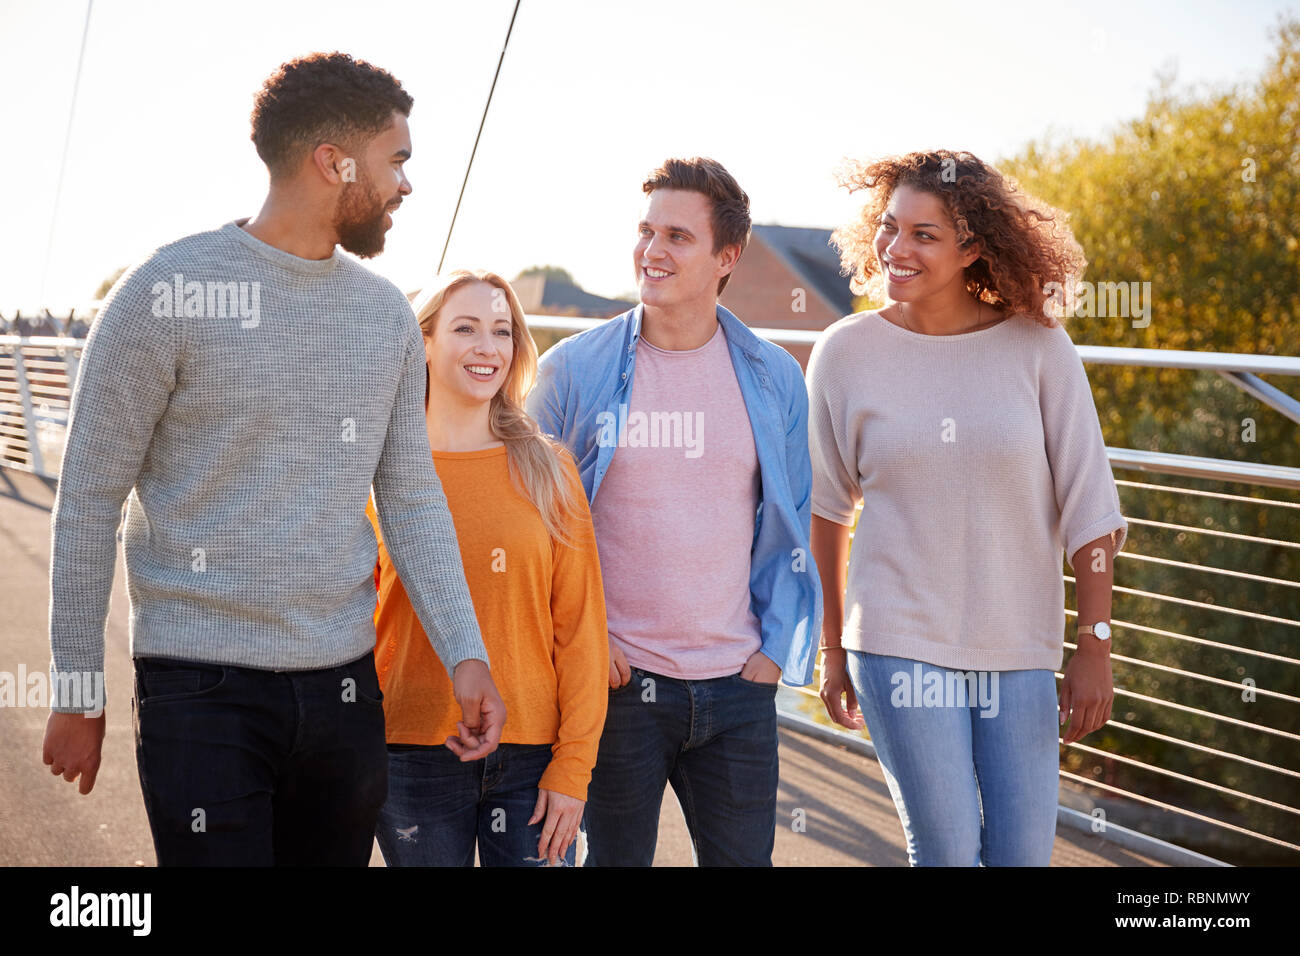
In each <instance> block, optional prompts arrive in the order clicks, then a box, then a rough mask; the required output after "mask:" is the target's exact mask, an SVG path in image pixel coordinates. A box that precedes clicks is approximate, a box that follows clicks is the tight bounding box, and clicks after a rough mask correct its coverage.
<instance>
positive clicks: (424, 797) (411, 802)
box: [369, 271, 609, 866]
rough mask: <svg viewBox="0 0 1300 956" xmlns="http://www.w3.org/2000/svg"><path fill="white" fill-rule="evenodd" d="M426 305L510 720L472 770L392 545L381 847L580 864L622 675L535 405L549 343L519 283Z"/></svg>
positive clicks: (578, 522)
mask: <svg viewBox="0 0 1300 956" xmlns="http://www.w3.org/2000/svg"><path fill="white" fill-rule="evenodd" d="M415 310H416V317H417V318H418V320H419V323H420V328H421V331H422V332H423V335H424V343H425V352H426V357H427V359H428V393H427V398H426V417H427V420H428V427H429V444H430V446H431V448H432V450H433V459H434V466H435V468H436V470H437V473H438V478H439V480H440V481H441V483H442V487H443V491H444V493H445V494H446V496H447V504H448V507H449V509H450V511H451V515H452V518H453V520H454V522H455V525H456V536H457V538H458V540H459V544H460V551H461V558H462V561H463V563H464V567H465V577H466V580H467V581H468V582H469V590H470V596H471V597H472V599H473V602H474V609H475V612H476V614H477V616H478V623H479V629H480V630H481V631H482V633H483V642H484V644H485V646H486V647H487V650H488V655H489V657H490V659H491V661H492V672H493V674H494V675H495V676H496V680H497V686H498V687H499V689H500V691H501V695H502V698H503V699H504V701H505V704H506V713H507V715H508V717H507V721H506V725H505V729H504V732H503V733H502V736H501V745H500V746H499V747H498V748H497V750H496V751H495V752H494V753H492V754H489V755H488V756H487V757H485V758H482V759H478V760H468V761H466V760H462V759H461V757H460V755H462V754H465V753H466V752H467V748H466V746H465V744H464V742H463V738H465V737H466V736H467V730H466V728H465V727H464V726H463V725H462V724H460V723H458V721H457V717H458V715H459V713H460V709H459V707H458V706H457V703H456V699H455V697H454V695H453V692H452V686H451V684H450V682H449V681H448V679H447V673H446V670H445V669H444V668H443V666H442V664H441V662H440V661H439V660H438V658H437V655H436V654H434V652H433V648H432V646H431V645H430V643H429V639H428V638H427V637H426V636H425V634H424V631H423V630H422V629H421V627H420V623H419V621H418V619H417V618H416V615H415V613H414V611H413V610H412V608H411V604H410V601H409V600H408V599H407V596H406V592H405V590H404V588H403V587H402V583H401V581H400V580H399V578H398V575H397V572H396V570H395V569H394V567H393V564H392V561H391V560H390V559H389V555H388V552H387V550H386V549H385V548H384V546H383V542H382V539H381V541H380V549H379V561H378V564H377V567H376V584H377V587H378V591H379V603H378V607H377V609H376V612H375V629H376V645H375V664H376V669H377V671H378V673H379V680H380V686H381V688H382V690H383V693H384V715H385V719H386V724H387V730H386V733H387V740H388V760H389V789H388V800H387V802H386V803H385V805H384V807H383V809H382V810H381V812H380V816H379V823H378V826H377V830H376V836H377V838H378V841H379V846H380V849H381V851H382V852H383V855H384V859H385V860H386V861H387V863H388V864H389V865H390V866H394V865H417V866H470V865H472V864H473V861H474V852H475V849H476V848H477V850H478V856H479V861H480V863H481V864H482V865H484V866H537V865H542V866H545V865H551V866H555V865H569V866H572V865H573V864H574V859H575V838H576V836H577V832H578V828H579V825H580V823H581V821H582V814H583V808H584V805H585V800H586V792H587V784H588V782H589V781H590V779H591V770H592V767H593V765H594V764H595V761H596V752H597V746H598V744H599V740H600V733H601V729H602V727H603V725H604V720H605V706H606V699H607V691H606V686H605V679H606V672H607V671H608V669H609V650H608V646H609V645H608V635H607V633H606V623H605V604H604V597H603V595H604V590H603V588H602V585H601V578H600V565H599V562H598V559H597V555H596V545H595V538H594V535H593V533H592V523H591V514H590V511H589V510H588V506H587V501H586V497H585V495H584V494H583V490H582V484H581V481H580V479H579V477H578V471H577V468H576V466H575V464H574V462H573V459H572V458H571V457H570V456H569V455H568V453H567V452H565V451H563V450H562V449H561V448H560V447H559V446H557V445H555V444H554V443H553V442H552V441H551V440H550V439H548V438H546V437H545V436H543V435H542V434H541V432H540V431H538V428H537V425H536V424H535V423H534V422H533V420H532V419H531V418H529V417H528V415H527V414H526V413H525V412H524V410H523V402H524V396H525V395H526V394H527V393H528V390H529V389H530V388H531V387H532V384H533V381H534V380H535V377H536V373H537V347H536V346H535V345H534V344H533V340H532V336H531V335H530V333H529V332H528V329H527V327H526V325H525V324H524V313H523V309H522V308H521V307H520V305H519V300H518V299H517V298H516V296H515V293H514V291H513V290H512V289H511V288H510V285H509V283H507V282H506V281H505V280H504V279H502V278H501V277H499V276H497V275H495V274H494V273H491V272H467V271H458V272H453V273H451V274H450V275H448V276H446V277H444V278H443V279H441V280H440V281H439V282H438V284H437V285H436V286H434V287H433V288H431V289H428V290H425V292H424V293H422V294H421V296H420V297H419V299H418V300H417V301H416V303H415ZM369 514H370V518H371V521H372V522H373V523H374V524H375V531H376V534H378V533H379V524H378V522H377V520H376V516H375V513H374V509H373V504H372V505H371V507H370V508H369Z"/></svg>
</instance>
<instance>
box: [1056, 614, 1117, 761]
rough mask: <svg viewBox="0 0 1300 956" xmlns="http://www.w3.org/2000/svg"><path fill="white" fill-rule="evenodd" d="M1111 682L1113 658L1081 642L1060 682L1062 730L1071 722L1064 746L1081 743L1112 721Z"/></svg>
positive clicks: (1112, 695)
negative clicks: (1111, 659)
mask: <svg viewBox="0 0 1300 956" xmlns="http://www.w3.org/2000/svg"><path fill="white" fill-rule="evenodd" d="M1096 643H1099V642H1096ZM1111 681H1112V678H1111V669H1110V654H1109V653H1107V652H1106V650H1104V649H1103V650H1093V649H1089V647H1088V645H1085V644H1084V639H1083V638H1081V639H1080V641H1079V649H1078V650H1076V651H1075V652H1074V654H1073V656H1071V657H1070V663H1068V664H1066V665H1065V676H1064V677H1063V678H1062V679H1061V716H1060V720H1061V726H1062V727H1064V726H1065V723H1066V721H1067V720H1068V721H1069V729H1068V730H1066V731H1065V733H1064V736H1062V738H1061V740H1062V742H1063V743H1067V744H1070V743H1074V742H1075V741H1076V740H1082V739H1083V738H1084V737H1086V736H1087V735H1088V734H1090V733H1092V732H1093V731H1094V730H1096V729H1097V728H1099V727H1101V726H1103V725H1104V724H1105V723H1106V721H1108V720H1110V707H1111V704H1112V703H1114V701H1115V686H1114V684H1113V683H1112V682H1111Z"/></svg>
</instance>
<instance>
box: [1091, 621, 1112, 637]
mask: <svg viewBox="0 0 1300 956" xmlns="http://www.w3.org/2000/svg"><path fill="white" fill-rule="evenodd" d="M1092 633H1093V634H1095V635H1096V636H1097V640H1099V641H1109V640H1110V625H1109V624H1107V623H1106V622H1105V621H1101V622H1100V623H1098V624H1096V625H1094V626H1093V629H1092Z"/></svg>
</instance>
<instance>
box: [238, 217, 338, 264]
mask: <svg viewBox="0 0 1300 956" xmlns="http://www.w3.org/2000/svg"><path fill="white" fill-rule="evenodd" d="M249 221H250V219H249V217H247V216H245V217H244V218H243V219H235V220H233V221H231V222H228V223H226V224H225V226H223V227H222V230H221V231H222V232H224V233H226V234H227V235H229V236H231V237H232V238H233V239H235V240H236V241H237V242H240V243H242V244H243V245H245V246H247V247H248V248H249V249H251V250H253V252H255V253H257V254H258V255H259V256H261V257H262V258H263V259H269V260H271V261H272V262H274V263H275V264H276V265H278V266H280V267H281V268H284V269H288V270H289V271H290V272H298V273H302V274H304V275H324V274H325V273H327V272H332V271H333V270H334V269H335V268H336V267H337V266H338V264H339V261H340V258H341V257H340V255H339V247H338V246H335V247H334V252H333V253H332V254H331V255H330V257H329V258H328V259H304V258H302V257H301V256H295V255H294V254H293V253H291V252H285V251H284V250H283V249H277V248H276V247H275V246H273V245H271V244H270V243H269V242H263V241H262V240H261V239H258V238H257V236H255V235H253V234H252V233H250V232H248V231H247V230H246V229H244V228H243V227H244V224H245V223H247V222H249Z"/></svg>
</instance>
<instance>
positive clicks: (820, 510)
mask: <svg viewBox="0 0 1300 956" xmlns="http://www.w3.org/2000/svg"><path fill="white" fill-rule="evenodd" d="M812 513H813V514H815V515H816V516H817V517H819V518H825V519H826V520H827V521H833V522H835V523H836V524H838V525H843V526H844V527H846V528H852V527H853V516H854V514H856V513H857V508H856V507H855V508H850V509H849V510H848V512H847V513H845V512H843V511H839V510H836V509H835V508H828V507H826V506H825V505H824V504H822V502H821V501H819V500H818V499H817V498H813V500H812Z"/></svg>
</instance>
